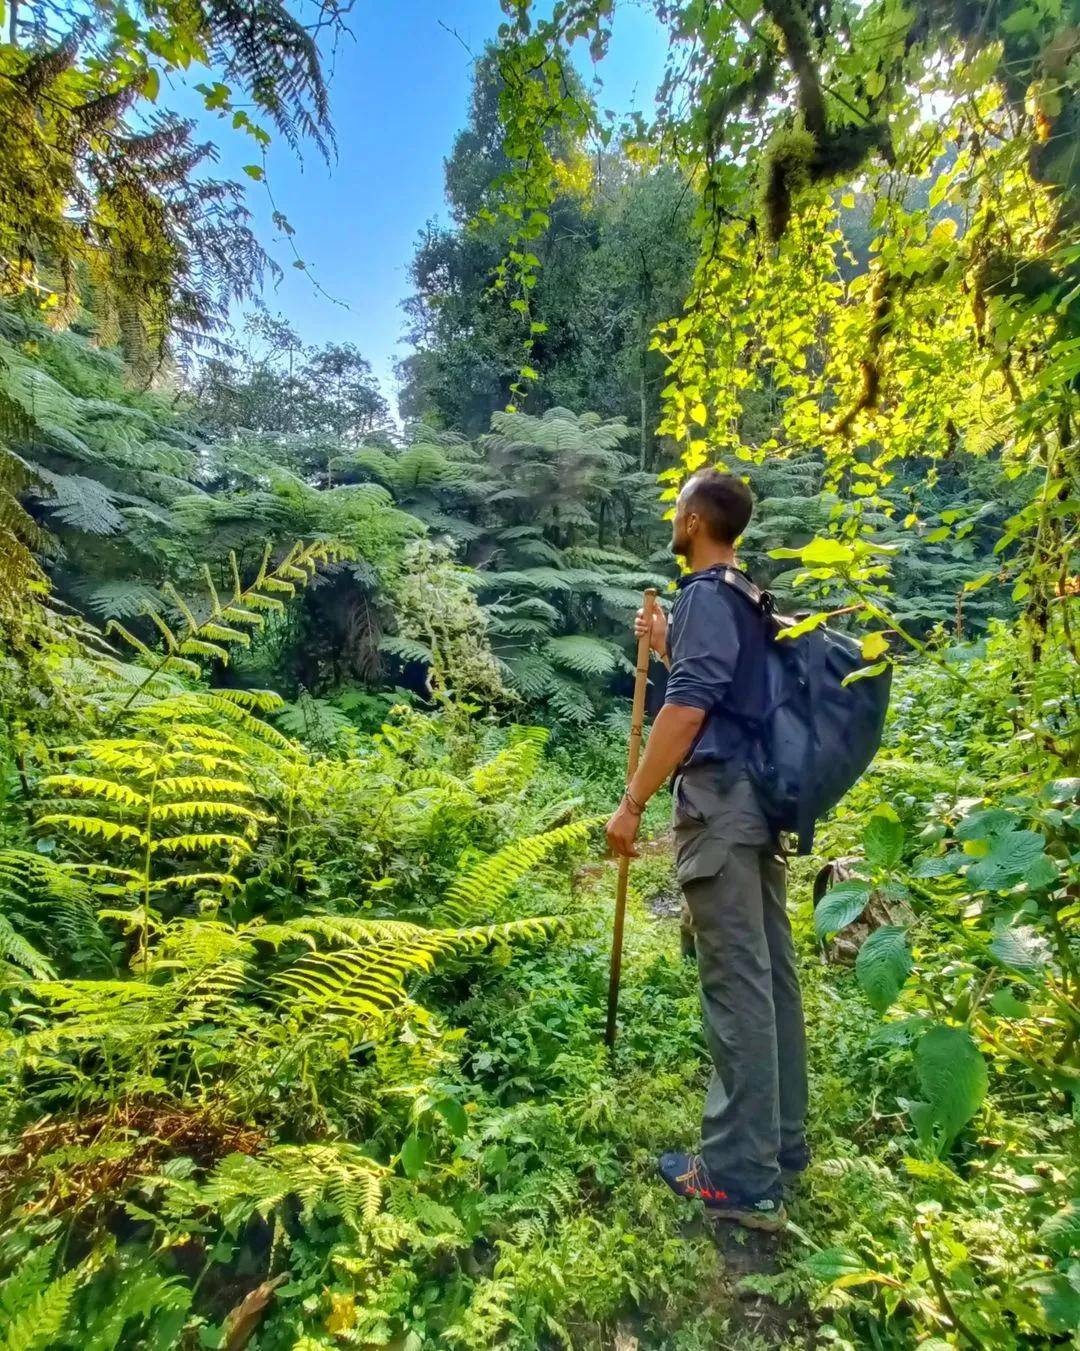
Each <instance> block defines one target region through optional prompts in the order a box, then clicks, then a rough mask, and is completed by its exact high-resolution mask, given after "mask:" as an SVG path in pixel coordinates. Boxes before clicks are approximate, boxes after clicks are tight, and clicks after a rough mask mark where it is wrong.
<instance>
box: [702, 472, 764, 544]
mask: <svg viewBox="0 0 1080 1351" xmlns="http://www.w3.org/2000/svg"><path fill="white" fill-rule="evenodd" d="M686 505H687V507H688V508H689V510H690V511H696V512H697V514H698V515H699V516H700V517H701V518H702V520H703V521H704V522H705V524H706V526H707V527H708V530H709V534H710V535H712V537H713V539H714V540H716V542H717V543H718V544H734V543H735V541H736V540H737V539H738V538H739V536H740V535H741V534H742V532H743V531H744V530H745V529H746V527H747V526H748V525H749V524H750V517H751V516H752V515H753V514H754V494H753V493H752V492H751V491H750V488H749V487H748V485H747V484H745V483H744V482H743V481H742V479H741V478H739V476H738V475H737V474H722V473H721V472H720V471H719V469H699V470H698V472H697V473H696V474H693V475H692V476H691V477H690V478H689V479H688V480H687V483H686Z"/></svg>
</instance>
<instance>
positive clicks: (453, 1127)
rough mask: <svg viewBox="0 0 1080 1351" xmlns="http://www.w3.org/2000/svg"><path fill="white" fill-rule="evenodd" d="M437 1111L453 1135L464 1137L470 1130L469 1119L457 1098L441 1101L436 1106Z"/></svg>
mask: <svg viewBox="0 0 1080 1351" xmlns="http://www.w3.org/2000/svg"><path fill="white" fill-rule="evenodd" d="M435 1110H436V1111H437V1112H438V1113H439V1115H440V1116H441V1117H442V1119H443V1120H444V1121H445V1122H446V1124H447V1126H449V1128H450V1132H451V1134H452V1135H457V1136H462V1135H464V1134H465V1132H466V1131H467V1130H468V1128H469V1118H468V1116H467V1115H466V1112H465V1108H464V1107H462V1105H461V1103H460V1102H458V1100H457V1098H443V1099H441V1100H440V1101H439V1102H437V1103H436V1104H435Z"/></svg>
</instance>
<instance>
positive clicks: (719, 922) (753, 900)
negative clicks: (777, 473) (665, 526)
mask: <svg viewBox="0 0 1080 1351" xmlns="http://www.w3.org/2000/svg"><path fill="white" fill-rule="evenodd" d="M752 511H753V497H752V495H751V492H750V489H749V488H748V487H747V486H746V484H745V483H743V482H742V480H741V479H739V478H737V477H736V476H735V475H733V474H721V473H719V472H717V471H716V470H715V469H706V470H703V471H701V472H700V473H697V474H695V475H694V476H693V477H692V478H691V479H690V480H689V482H688V483H687V484H686V485H685V487H684V488H683V490H682V492H680V494H679V497H678V501H677V503H676V507H675V519H674V523H673V526H672V537H671V548H672V551H673V552H674V553H675V554H676V555H677V556H679V557H681V558H683V559H685V560H686V563H687V566H688V567H689V573H688V574H687V575H685V576H683V577H681V578H680V579H679V582H678V584H677V585H678V594H677V596H676V598H675V604H674V607H673V609H672V612H671V622H670V625H669V623H668V621H667V620H666V619H665V617H664V615H663V613H662V612H661V611H659V607H657V613H656V614H655V616H654V618H653V621H652V631H651V633H650V645H651V646H652V648H653V650H654V651H655V652H657V653H658V654H659V655H660V656H661V658H662V659H663V660H664V661H665V663H666V664H667V665H668V667H669V669H670V675H669V677H668V683H667V693H666V696H665V700H664V706H663V708H662V709H661V710H660V713H659V714H658V715H657V718H656V720H655V722H654V724H653V727H652V731H651V732H650V734H649V740H648V745H647V747H646V750H645V754H644V756H643V757H642V760H641V764H640V765H639V767H638V770H637V773H636V774H635V775H634V777H633V779H632V780H631V782H630V785H629V787H628V789H627V791H626V794H625V796H624V797H623V800H622V802H621V803H620V805H619V807H618V810H617V811H616V812H615V814H614V815H613V816H612V818H611V820H610V821H609V822H608V824H607V837H608V842H609V844H610V845H611V848H612V850H613V851H614V852H615V853H616V854H627V855H630V856H631V857H633V856H634V855H636V853H637V850H636V848H635V846H634V840H635V838H636V836H637V832H638V826H639V825H640V820H641V813H642V811H643V810H644V808H645V804H646V803H647V802H648V800H649V798H650V797H652V795H653V794H654V793H655V792H656V791H657V789H658V788H659V787H660V786H661V784H663V783H665V782H666V781H667V780H668V779H669V778H670V776H671V775H672V773H674V774H675V780H674V788H673V793H674V828H675V856H676V866H677V871H678V878H679V883H680V885H681V886H682V889H683V894H684V895H685V897H686V901H687V903H688V905H689V908H690V912H691V915H692V917H693V922H694V930H695V934H696V939H697V958H698V970H699V972H700V976H701V1004H702V1012H703V1016H704V1023H705V1038H706V1041H707V1043H708V1047H709V1051H710V1053H711V1055H712V1060H713V1066H714V1071H713V1075H712V1080H711V1083H710V1085H709V1090H708V1095H707V1097H706V1100H705V1113H704V1120H703V1123H702V1146H701V1152H700V1154H680V1153H669V1154H664V1155H663V1157H662V1158H661V1159H660V1175H661V1177H662V1178H663V1179H664V1181H665V1182H666V1183H667V1184H668V1186H669V1187H670V1188H671V1189H672V1191H674V1192H676V1193H677V1194H678V1195H680V1196H690V1197H698V1198H700V1199H701V1200H702V1201H704V1203H705V1206H706V1208H707V1209H708V1210H709V1211H710V1212H711V1213H712V1214H713V1215H715V1216H716V1217H717V1218H722V1219H731V1220H736V1221H738V1222H739V1223H742V1224H745V1225H747V1226H750V1227H752V1228H762V1229H775V1228H779V1227H780V1225H782V1223H783V1221H784V1218H785V1216H784V1209H783V1204H782V1193H781V1177H782V1172H799V1171H801V1170H802V1169H804V1168H805V1167H806V1165H807V1162H808V1154H807V1148H806V1137H805V1118H806V1096H807V1094H806V1044H805V1032H804V1028H803V1017H802V1001H801V998H800V995H799V980H798V973H797V970H796V965H795V953H794V948H793V945H792V941H791V926H790V924H789V923H788V918H787V906H786V868H785V864H784V860H783V857H782V855H781V854H780V852H779V845H778V842H777V840H776V838H775V835H774V833H773V831H772V830H771V829H770V827H769V824H768V822H767V821H766V819H765V817H764V816H763V814H762V812H761V809H760V807H759V806H758V803H757V799H756V797H755V794H754V790H753V787H752V786H751V783H750V780H749V779H748V777H747V775H746V770H745V759H746V752H747V749H748V747H749V745H750V739H751V737H752V730H751V729H752V725H753V720H754V719H756V718H759V717H760V716H761V714H762V712H763V701H764V693H765V683H764V681H765V664H764V663H765V634H764V630H763V626H762V623H761V619H760V616H759V615H758V613H757V611H756V609H755V607H754V606H753V604H752V603H751V602H750V601H749V600H747V599H746V598H745V597H744V596H743V595H741V593H739V592H737V591H736V590H735V589H734V588H733V587H731V586H729V585H728V584H727V583H726V582H725V581H723V580H722V577H721V576H720V575H719V574H720V573H721V572H722V571H723V569H725V568H734V567H736V566H737V565H736V562H735V541H736V540H737V539H738V537H739V535H741V534H742V532H743V531H744V530H745V529H746V526H747V524H748V522H749V520H750V516H751V513H752ZM644 622H645V621H644V618H643V616H642V614H641V613H640V612H639V614H638V619H637V623H636V625H635V628H636V631H637V632H638V633H639V634H640V633H641V632H642V631H643V628H644Z"/></svg>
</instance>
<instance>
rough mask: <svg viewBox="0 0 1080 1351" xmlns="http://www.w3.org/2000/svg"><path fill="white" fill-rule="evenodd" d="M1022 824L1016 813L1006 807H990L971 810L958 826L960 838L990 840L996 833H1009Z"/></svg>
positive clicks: (957, 832) (957, 831)
mask: <svg viewBox="0 0 1080 1351" xmlns="http://www.w3.org/2000/svg"><path fill="white" fill-rule="evenodd" d="M1019 824H1020V822H1019V820H1018V819H1017V817H1016V816H1015V815H1014V813H1012V812H1010V811H1006V810H1005V808H1004V807H988V808H986V809H985V810H982V809H980V810H979V811H975V812H971V814H970V815H968V816H965V817H964V819H963V820H962V821H961V822H960V824H959V825H958V826H957V827H956V838H957V839H958V840H989V839H992V838H993V837H994V836H995V835H1008V834H1009V833H1010V832H1011V831H1013V830H1015V829H1016V828H1017V826H1018V825H1019Z"/></svg>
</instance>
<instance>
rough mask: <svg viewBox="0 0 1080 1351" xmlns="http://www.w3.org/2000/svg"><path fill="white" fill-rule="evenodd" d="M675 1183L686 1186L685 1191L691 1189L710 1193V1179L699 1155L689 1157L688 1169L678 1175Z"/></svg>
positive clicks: (711, 1186)
mask: <svg viewBox="0 0 1080 1351" xmlns="http://www.w3.org/2000/svg"><path fill="white" fill-rule="evenodd" d="M676 1181H677V1182H682V1183H684V1184H686V1189H687V1191H690V1190H691V1189H692V1190H694V1191H697V1192H712V1190H713V1185H712V1179H711V1178H710V1177H709V1175H708V1173H707V1172H706V1171H705V1167H704V1164H703V1163H702V1160H701V1155H700V1154H691V1155H690V1167H689V1168H688V1169H687V1170H686V1172H685V1173H682V1174H680V1175H679V1177H678V1178H677V1179H676Z"/></svg>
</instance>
